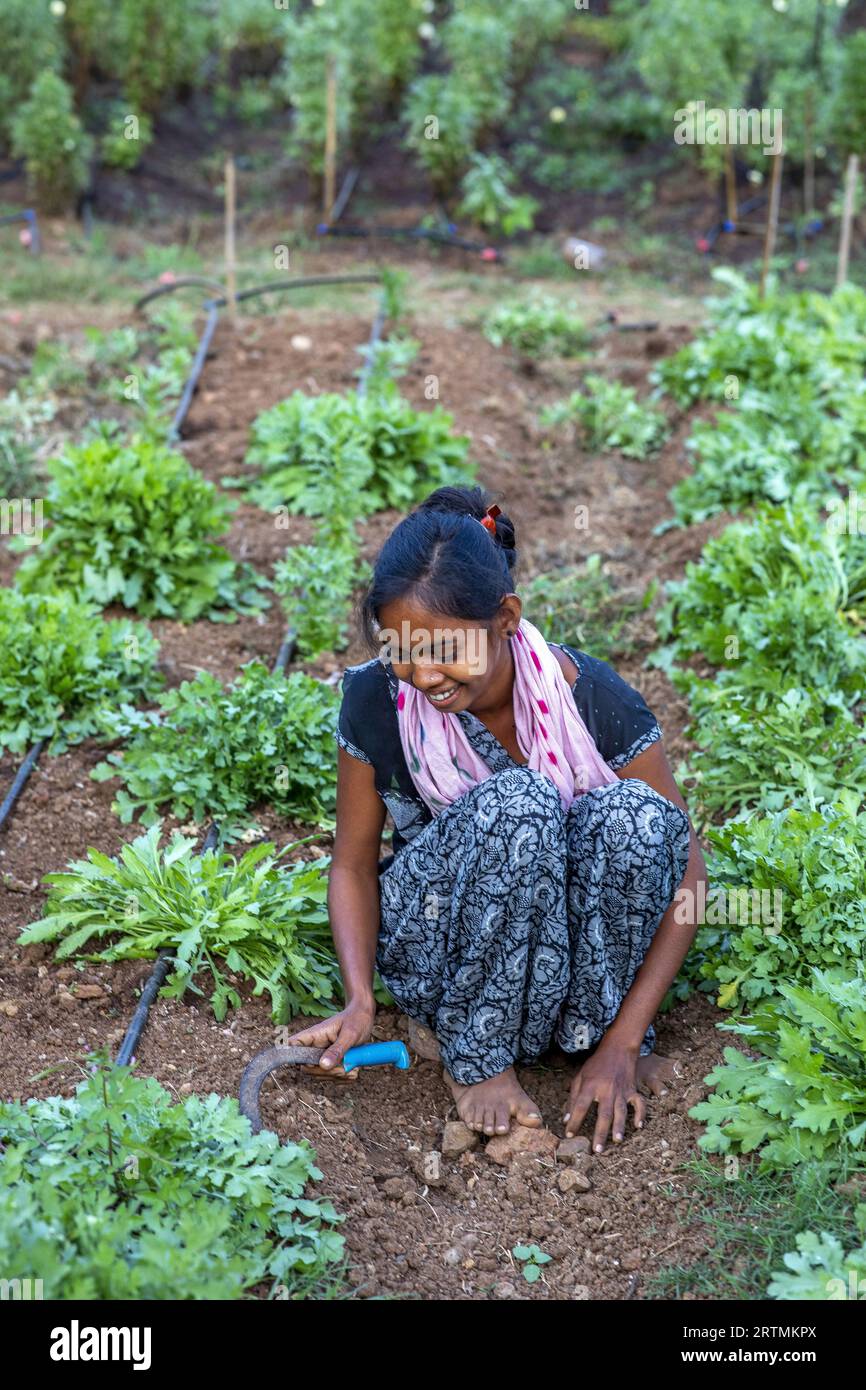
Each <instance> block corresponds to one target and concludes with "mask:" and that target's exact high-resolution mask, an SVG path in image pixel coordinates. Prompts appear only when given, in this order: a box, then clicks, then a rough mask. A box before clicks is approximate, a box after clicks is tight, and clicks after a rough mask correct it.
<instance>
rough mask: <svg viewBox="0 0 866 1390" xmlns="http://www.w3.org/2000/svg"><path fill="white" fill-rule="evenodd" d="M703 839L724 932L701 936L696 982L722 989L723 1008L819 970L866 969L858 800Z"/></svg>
mask: <svg viewBox="0 0 866 1390" xmlns="http://www.w3.org/2000/svg"><path fill="white" fill-rule="evenodd" d="M707 839H708V840H709V843H710V846H711V849H712V856H711V861H710V879H711V882H712V885H713V890H714V893H716V894H718V895H719V899H718V900H717V901H720V903H721V904H722V905H723V907H724V911H723V913H722V922H721V924H708V925H705V926H702V927H701V928H700V929H699V931H698V936H697V941H696V948H697V951H698V954H699V955H700V957H701V966H700V971H699V974H700V976H701V977H702V978H704V979H710V980H714V981H716V982H718V984H719V986H720V992H719V998H718V1003H719V1004H720V1006H722V1007H724V1008H731V1007H734V1006H736V1005H737V1004H738V1003H739V1002H741V1001H742V1002H746V1001H748V1002H749V1003H752V1002H754V1001H757V1000H763V999H767V998H771V997H772V996H773V995H774V994H775V993H776V992H777V991H778V989H779V985H780V984H782V983H798V984H809V983H811V977H812V970H813V968H815V967H817V968H820V969H825V970H839V971H842V972H847V973H852V972H854V971H855V970H856V969H857V968H858V966H861V965H862V966H866V812H863V811H861V810H860V806H859V800H858V797H857V795H856V794H854V793H849V794H847V795H845V794H843V795H842V796H841V797H840V798H839V800H838V801H837V802H834V804H832V805H824V806H821V807H819V808H817V809H815V810H808V809H805V808H804V807H801V806H788V807H786V808H785V809H784V810H781V811H777V812H775V813H774V814H773V815H770V816H751V817H749V818H748V819H736V820H729V821H726V823H725V824H724V825H722V826H717V827H713V828H711V829H709V830H708V831H707ZM729 907H730V908H731V909H732V910H730V911H729ZM716 915H719V914H718V913H717V914H716ZM741 916H743V917H744V920H739V919H740V918H741ZM725 918H728V920H727V921H725V920H724V919H725Z"/></svg>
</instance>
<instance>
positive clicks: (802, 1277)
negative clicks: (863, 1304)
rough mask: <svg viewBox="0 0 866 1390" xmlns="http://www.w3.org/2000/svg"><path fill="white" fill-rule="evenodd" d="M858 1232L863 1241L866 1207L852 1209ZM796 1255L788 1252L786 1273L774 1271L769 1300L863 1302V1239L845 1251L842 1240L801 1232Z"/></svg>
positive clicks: (865, 1270)
mask: <svg viewBox="0 0 866 1390" xmlns="http://www.w3.org/2000/svg"><path fill="white" fill-rule="evenodd" d="M855 1218H856V1222H857V1229H858V1231H859V1233H860V1235H861V1236H863V1237H866V1204H864V1203H862V1202H861V1203H859V1205H858V1206H857V1207H856V1208H855ZM796 1243H797V1249H796V1251H793V1250H791V1251H788V1252H787V1253H786V1254H785V1256H784V1257H783V1259H784V1264H785V1269H784V1270H777V1271H776V1272H775V1274H774V1275H773V1279H772V1281H771V1283H770V1286H769V1288H768V1289H767V1294H768V1296H769V1297H770V1298H776V1299H779V1300H780V1301H782V1302H792V1301H796V1302H799V1301H800V1300H801V1299H811V1300H816V1299H820V1300H822V1301H824V1300H826V1299H832V1300H840V1299H846V1298H851V1299H858V1300H859V1299H862V1298H863V1290H864V1289H866V1238H864V1239H863V1240H861V1243H860V1245H859V1246H855V1247H854V1248H853V1249H850V1250H848V1251H846V1250H845V1247H844V1246H843V1244H842V1242H841V1240H839V1238H838V1237H837V1236H834V1235H833V1234H832V1233H831V1232H829V1231H822V1232H821V1233H820V1235H818V1234H817V1233H816V1232H815V1231H801V1232H800V1233H799V1235H798V1236H797V1240H796Z"/></svg>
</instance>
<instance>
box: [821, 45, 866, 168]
mask: <svg viewBox="0 0 866 1390" xmlns="http://www.w3.org/2000/svg"><path fill="white" fill-rule="evenodd" d="M864 73H866V34H864V33H863V31H862V30H861V31H860V32H859V33H853V34H849V35H848V36H847V37H846V39H845V42H844V44H843V46H842V55H841V62H840V64H839V72H838V77H837V83H836V88H835V90H834V92H833V101H832V106H831V117H830V119H831V123H832V136H833V140H834V143H835V144H837V145H838V146H839V148H840V149H841V150H842V152H843V153H844V154H859V155H862V154H863V153H864V150H866V145H864V140H866V133H864V132H866V80H864Z"/></svg>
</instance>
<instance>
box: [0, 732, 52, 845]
mask: <svg viewBox="0 0 866 1390" xmlns="http://www.w3.org/2000/svg"><path fill="white" fill-rule="evenodd" d="M44 747H45V739H44V738H40V739H37V740H36V742H35V743H34V744H33V746H32V747H31V748H30V750H29V751H28V753H27V756H26V758H24V760H23V762H22V763H21V765H20V767H19V768H18V771H17V772H16V773H15V778H14V780H13V782H12V786H11V787H10V788H9V791H8V793H7V794H6V797H5V799H4V801H3V805H2V806H0V830H2V829H3V826H4V825H5V824H6V822H7V820H8V819H9V817H10V816H11V814H12V811H13V809H14V807H15V803H16V801H17V800H18V798H19V796H20V795H21V793H22V791H23V790H24V787H25V785H26V783H27V779H28V777H29V776H30V774H31V772H32V771H33V769H34V767H35V766H36V764H37V762H38V761H39V754H40V753H41V752H42V749H43V748H44Z"/></svg>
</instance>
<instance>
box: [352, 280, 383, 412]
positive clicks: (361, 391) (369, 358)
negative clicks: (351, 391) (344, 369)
mask: <svg viewBox="0 0 866 1390" xmlns="http://www.w3.org/2000/svg"><path fill="white" fill-rule="evenodd" d="M387 317H388V308H387V304H386V301H385V296H384V295H383V296H382V301H381V303H380V305H379V308H378V309H377V311H376V317H375V318H374V320H373V327H372V328H371V329H370V336H369V338H368V339H367V350H366V354H365V356H364V364H363V366H362V367H361V370H360V372H359V374H358V396H359V398H360V399H362V400H363V398H364V396H366V394H367V381H368V378H369V376H370V373H371V372H372V370H373V360H374V358H375V355H376V354H375V349H376V344H377V343H378V342H379V340H380V338H381V337H382V329H383V328H384V327H385V320H386V318H387Z"/></svg>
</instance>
